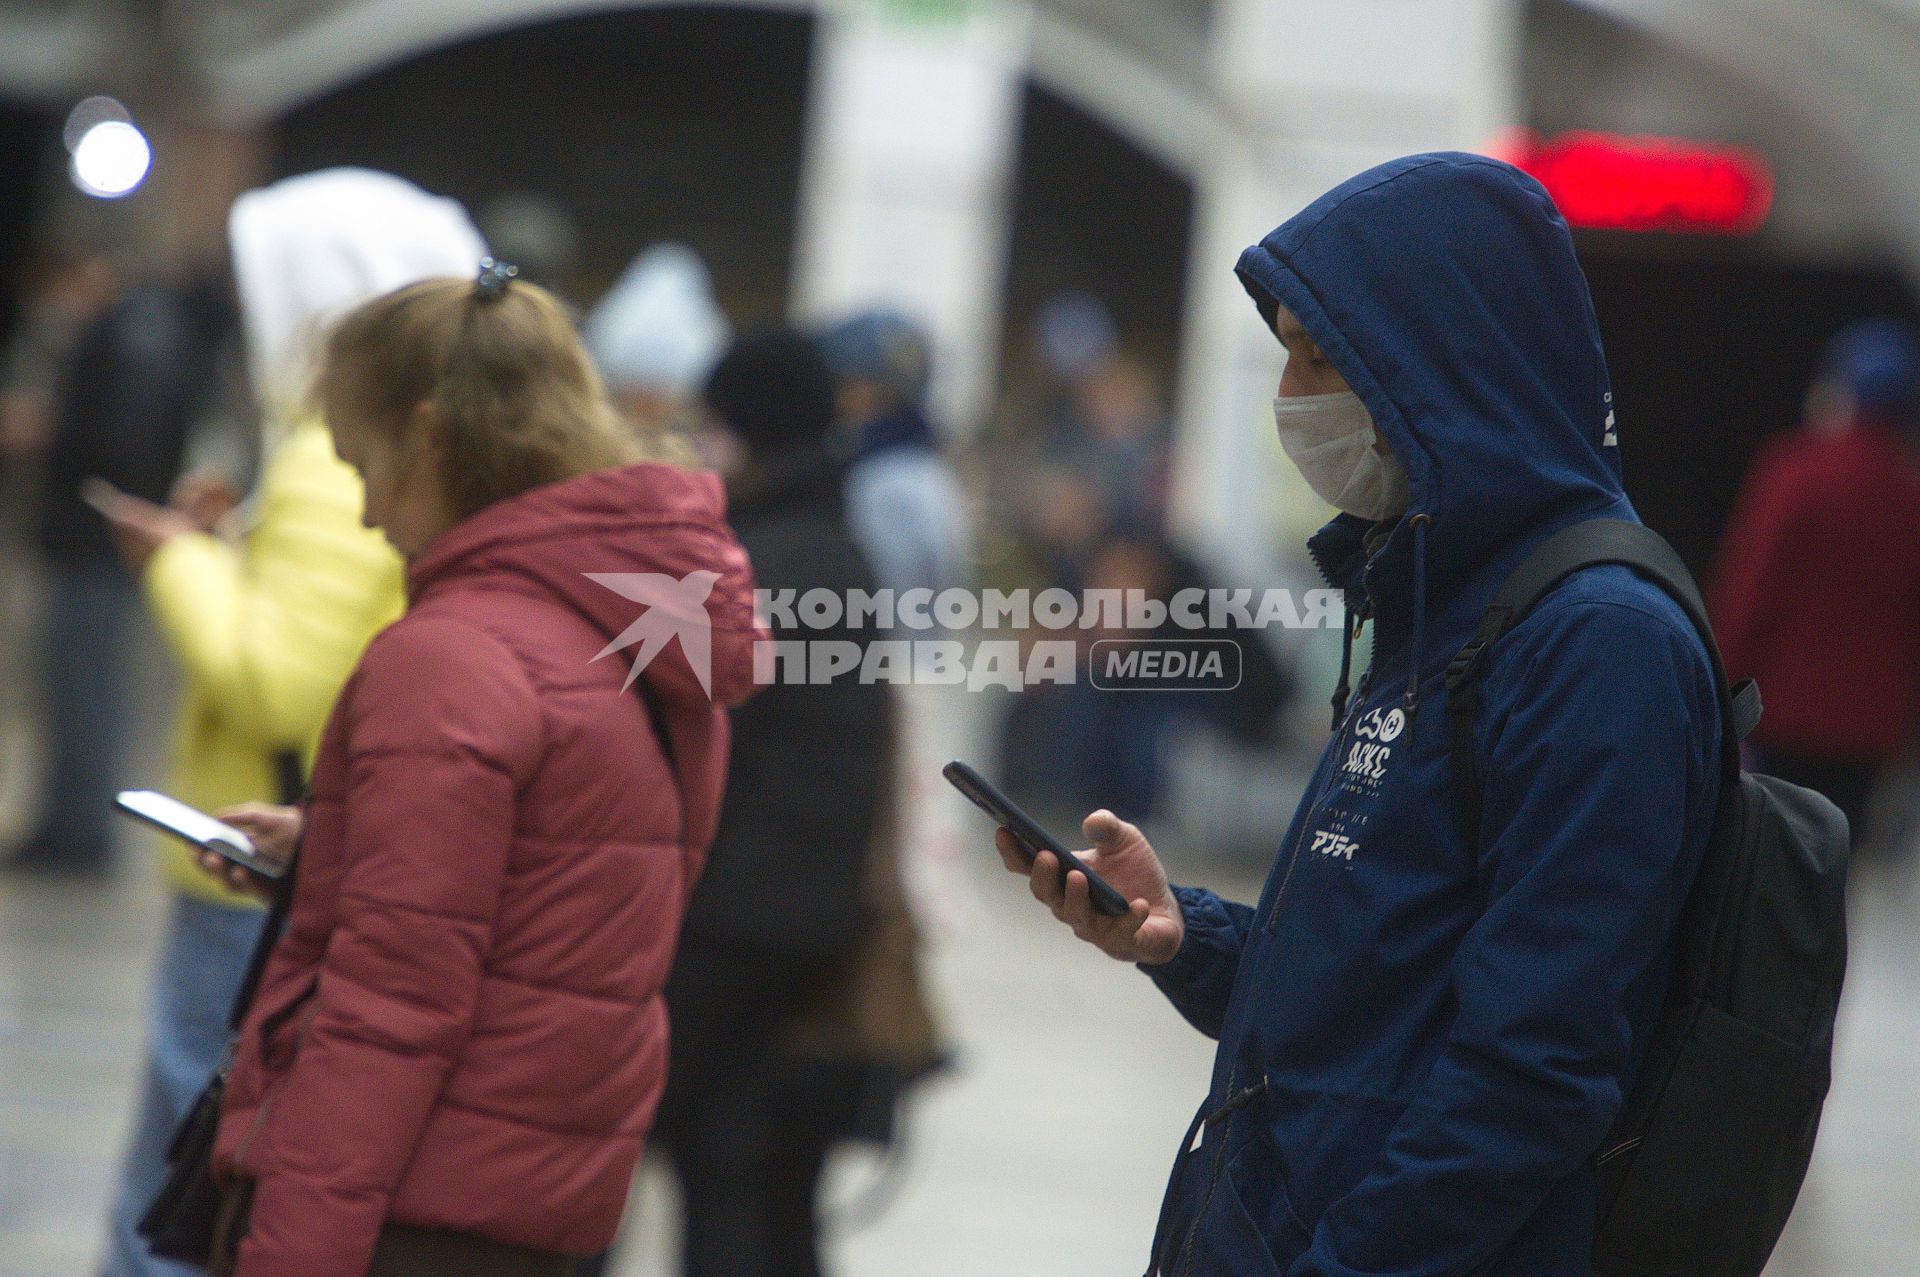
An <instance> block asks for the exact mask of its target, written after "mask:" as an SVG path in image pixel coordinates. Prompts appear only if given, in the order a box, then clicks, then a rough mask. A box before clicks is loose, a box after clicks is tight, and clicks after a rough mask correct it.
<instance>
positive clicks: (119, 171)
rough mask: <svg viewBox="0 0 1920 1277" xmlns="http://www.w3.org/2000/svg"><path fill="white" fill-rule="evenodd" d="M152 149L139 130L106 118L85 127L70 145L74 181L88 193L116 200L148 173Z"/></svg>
mask: <svg viewBox="0 0 1920 1277" xmlns="http://www.w3.org/2000/svg"><path fill="white" fill-rule="evenodd" d="M152 162H153V151H152V149H151V148H149V147H148V146H147V139H146V137H145V135H143V134H142V133H141V132H140V130H139V129H137V128H135V127H134V126H133V125H131V124H129V123H127V122H126V121H125V120H107V121H105V122H104V123H100V124H96V125H94V126H93V127H92V128H90V129H88V130H87V133H86V136H85V137H83V138H81V139H80V143H79V145H77V146H75V147H74V148H73V183H74V185H75V186H78V187H79V188H80V189H81V190H83V191H85V192H86V193H87V194H89V195H97V196H99V197H100V198H102V199H119V198H120V197H121V196H122V195H129V194H131V193H132V192H133V188H134V187H136V186H138V185H140V183H141V182H142V181H143V180H144V179H145V178H146V176H147V166H148V165H150V164H151V163H152Z"/></svg>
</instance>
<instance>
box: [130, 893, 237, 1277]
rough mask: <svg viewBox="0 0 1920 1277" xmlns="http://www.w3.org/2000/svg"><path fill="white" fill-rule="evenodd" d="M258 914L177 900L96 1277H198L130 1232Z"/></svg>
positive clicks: (200, 1073)
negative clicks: (142, 1075)
mask: <svg viewBox="0 0 1920 1277" xmlns="http://www.w3.org/2000/svg"><path fill="white" fill-rule="evenodd" d="M265 921H266V914H265V913H264V912H263V911H262V910H259V909H250V908H244V907H242V908H229V907H227V906H225V905H216V904H210V903H208V902H206V901H204V900H195V899H192V898H190V897H187V896H178V897H176V898H175V899H174V902H173V911H172V914H171V916H170V918H169V919H168V925H167V937H166V942H165V944H164V946H163V947H162V949H161V952H160V961H159V965H158V966H157V967H156V968H155V970H154V977H153V990H152V995H151V996H152V1000H151V1002H150V1003H149V1004H148V1009H147V1060H146V1080H145V1081H144V1082H143V1083H142V1085H141V1090H140V1104H139V1109H138V1110H137V1112H136V1114H135V1117H134V1122H133V1133H132V1136H131V1137H130V1140H129V1143H128V1145H127V1152H126V1158H125V1160H124V1161H123V1162H122V1164H121V1173H120V1191H119V1195H118V1197H117V1198H116V1199H115V1201H114V1204H113V1213H112V1215H111V1217H110V1219H109V1234H108V1237H107V1255H106V1260H105V1262H104V1264H103V1265H102V1266H101V1270H100V1271H101V1274H102V1277H202V1275H201V1271H200V1270H199V1269H197V1268H189V1267H187V1266H186V1265H184V1264H176V1263H172V1262H171V1261H168V1260H163V1259H155V1258H154V1257H153V1256H151V1255H149V1254H148V1253H147V1246H146V1243H145V1242H143V1241H141V1240H140V1238H139V1237H138V1236H137V1235H136V1234H135V1233H134V1226H135V1225H136V1224H138V1223H139V1222H140V1217H141V1216H142V1215H144V1214H145V1213H146V1210H147V1206H148V1204H149V1203H150V1202H152V1201H153V1196H154V1194H155V1193H157V1192H159V1191H160V1185H161V1184H162V1183H163V1182H164V1181H165V1179H166V1177H167V1144H168V1143H169V1142H170V1141H171V1140H172V1139H173V1132H174V1130H175V1128H177V1127H178V1126H179V1125H180V1121H181V1119H182V1118H184V1117H185V1116H186V1115H187V1109H188V1108H189V1107H191V1106H192V1104H193V1101H194V1100H195V1099H196V1098H197V1097H198V1096H199V1094H200V1092H201V1090H202V1089H204V1088H205V1087H206V1085H207V1080H208V1079H209V1078H211V1077H212V1076H213V1074H214V1071H215V1070H216V1069H218V1068H219V1067H220V1063H221V1059H222V1057H223V1056H224V1055H225V1053H226V1047H227V1037H228V1030H227V1015H228V1013H229V1012H230V1011H231V1010H232V1008H233V999H234V995H235V994H236V993H237V992H238V990H239V988H240V981H241V979H242V978H243V977H244V976H245V975H246V970H247V958H248V957H249V956H250V955H251V954H252V953H253V946H254V942H255V941H256V940H258V939H259V937H260V928H261V927H262V926H263V925H265Z"/></svg>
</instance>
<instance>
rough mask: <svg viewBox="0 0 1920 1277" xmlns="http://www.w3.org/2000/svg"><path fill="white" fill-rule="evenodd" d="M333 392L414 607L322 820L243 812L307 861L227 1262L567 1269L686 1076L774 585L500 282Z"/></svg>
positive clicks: (296, 1274)
mask: <svg viewBox="0 0 1920 1277" xmlns="http://www.w3.org/2000/svg"><path fill="white" fill-rule="evenodd" d="M316 398H317V400H318V402H319V404H320V406H321V409H322V411H323V413H324V415H325V418H326V422H327V426H328V428H329V430H330V431H331V432H332V435H333V440H334V446H335V448H336V449H337V450H338V452H339V454H340V456H341V457H342V459H344V460H345V461H346V462H347V463H348V464H350V465H352V466H353V467H354V469H355V470H357V471H358V472H359V473H360V475H361V477H362V479H363V480H364V482H365V488H366V521H367V523H368V524H369V525H370V526H372V527H376V528H378V529H379V530H380V531H381V532H382V533H383V534H384V535H385V537H386V538H387V540H388V541H389V542H390V543H391V544H392V545H393V547H394V549H395V550H396V551H398V552H399V554H400V555H401V557H402V558H403V559H404V560H406V563H407V595H408V608H407V612H406V613H405V615H403V616H402V617H401V619H400V620H398V621H396V622H395V623H394V624H393V625H391V626H389V627H388V628H387V629H386V630H385V631H383V632H382V633H381V634H380V635H379V636H378V637H377V638H375V639H374V640H373V642H372V643H371V644H369V645H368V647H367V650H366V653H365V655H364V656H363V657H362V658H361V660H360V663H359V665H358V666H356V667H355V670H354V672H353V674H352V676H351V677H350V678H349V679H348V681H347V684H346V687H345V688H344V689H343V690H342V692H341V695H340V699H339V702H338V704H337V706H336V707H335V709H334V712H333V714H332V716H331V717H330V718H329V720H328V725H327V729H326V731H325V733H324V735H323V737H322V740H321V745H320V749H319V752H318V754H317V756H316V758H315V761H314V767H313V782H312V791H311V797H310V798H309V800H308V801H307V803H306V804H305V805H304V806H302V807H299V808H291V807H265V806H260V805H253V806H248V807H243V808H241V809H238V810H236V811H232V812H231V813H229V815H230V818H231V819H233V820H234V821H235V823H237V824H240V825H241V827H242V828H244V829H246V830H247V831H248V832H249V833H250V834H252V835H253V836H254V837H255V838H256V840H257V841H258V842H259V843H260V844H261V845H263V846H264V847H265V848H266V849H267V852H268V854H271V855H275V856H277V857H280V858H283V859H284V858H288V857H291V855H292V852H293V848H294V846H295V845H296V843H297V844H298V858H297V861H295V862H294V867H293V875H294V877H293V881H292V885H291V891H292V897H291V901H292V903H291V908H290V911H289V915H288V925H287V930H286V933H285V934H284V935H283V936H282V937H281V938H280V940H279V942H278V944H277V945H276V946H275V948H274V950H273V954H272V957H271V959H270V960H269V962H268V964H267V968H266V973H265V975H264V977H263V979H262V981H261V984H260V993H259V996H258V997H257V998H256V999H255V1000H254V1003H253V1005H252V1007H251V1008H250V1010H249V1012H248V1014H247V1017H246V1019H245V1022H244V1023H243V1024H242V1026H241V1030H240V1033H239V1039H238V1048H237V1050H236V1053H235V1056H234V1062H233V1067H232V1072H231V1074H230V1077H229V1081H228V1084H227V1089H226V1095H225V1103H224V1105H223V1107H222V1110H221V1115H220V1122H219V1132H218V1137H217V1139H216V1142H215V1148H214V1169H215V1172H216V1174H217V1175H218V1176H219V1177H220V1179H221V1181H222V1182H223V1183H224V1184H225V1185H226V1187H227V1190H228V1192H229V1203H230V1206H229V1216H230V1218H231V1220H232V1221H233V1225H232V1227H231V1228H229V1229H228V1230H227V1236H226V1238H224V1239H223V1244H222V1250H223V1251H224V1250H225V1249H226V1248H227V1247H228V1246H231V1245H233V1244H234V1243H237V1250H236V1251H235V1256H234V1260H233V1263H232V1264H231V1271H232V1272H233V1273H234V1274H235V1277H363V1275H367V1277H403V1275H405V1277H416V1275H424V1274H436V1275H439V1274H453V1273H458V1274H461V1275H462V1277H509V1275H511V1277H534V1275H536V1274H554V1275H556V1277H557V1275H559V1274H565V1273H567V1272H568V1271H569V1270H570V1268H571V1263H572V1260H571V1258H570V1257H573V1256H580V1255H587V1254H592V1253H594V1252H597V1251H599V1250H601V1249H602V1248H604V1247H605V1246H606V1245H607V1244H608V1243H609V1242H610V1241H611V1240H612V1237H613V1234H614V1230H615V1228H616V1226H617V1224H618V1222H619V1219H620V1215H621V1211H622V1209H623V1207H624V1205H625V1202H626V1197H627V1190H628V1185H629V1182H630V1180H631V1177H632V1175H633V1170H634V1166H635V1164H636V1162H637V1161H638V1159H639V1157H640V1153H641V1150H642V1147H643V1145H644V1143H645V1139H646V1135H647V1131H648V1128H649V1126H650V1124H651V1120H652V1117H653V1113H654V1109H655V1106H656V1105H657V1104H658V1102H659V1098H660V1093H661V1089H662V1087H663V1085H664V1083H665V1078H666V1069H667V1017H666V1009H665V1006H664V1003H663V1000H662V997H661V990H662V987H663V986H664V984H665V983H666V978H667V972H668V968H669V966H670V964H671V962H672V957H673V948H674V940H675V936H676V934H677V932H678V930H679V926H680V920H681V915H682V912H683V910H684V908H685V905H686V901H687V897H688V893H689V891H690V890H691V887H692V883H693V880H694V878H695V876H696V875H697V873H698V872H699V869H700V865H701V862H702V861H703V859H704V858H705V854H706V848H707V845H708V843H709V841H710V840H711V838H712V836H713V831H714V827H715V822H716V820H717V819H718V812H719V808H720V797H721V790H722V785H723V782H724V780H725V775H726V759H727V748H728V746H727V741H728V726H727V718H726V706H728V705H729V704H732V703H736V702H738V701H739V700H740V699H741V698H742V697H744V696H746V695H747V694H748V693H750V692H751V691H752V645H753V642H754V640H755V638H756V637H758V635H759V631H758V630H757V629H756V626H755V621H754V617H753V599H752V589H753V579H752V575H751V570H750V568H749V566H748V562H747V557H746V554H745V553H744V551H742V550H741V548H740V546H739V543H738V542H737V541H736V540H735V539H734V537H733V534H732V533H731V532H730V531H729V529H728V528H727V525H726V522H725V520H724V517H723V497H722V492H721V488H720V484H719V482H718V480H717V479H715V478H714V477H713V476H711V475H707V474H698V473H692V472H688V471H685V470H682V469H680V468H678V467H674V466H668V465H660V464H626V463H627V462H628V461H630V459H631V458H632V457H633V455H634V453H635V446H634V443H633V441H632V438H631V437H630V435H629V434H628V433H627V431H626V429H625V427H624V425H623V424H622V423H621V422H620V420H619V417H618V414H617V413H616V412H615V411H614V409H613V407H612V405H611V404H610V403H609V402H608V401H607V399H606V396H605V392H604V390H603V388H602V385H601V382H600V379H599V376H598V374H597V373H596V372H595V371H594V368H593V364H592V360H591V359H590V357H589V356H588V354H587V352H586V350H585V348H584V347H583V346H582V345H581V343H580V340H579V337H578V334H577V333H576V331H575V329H574V327H573V324H572V321H571V319H570V317H569V315H568V313H567V312H566V310H565V309H564V308H563V307H562V306H561V304H560V303H559V302H557V301H556V300H555V299H554V298H553V296H552V295H551V294H549V293H547V292H545V290H543V289H540V288H538V287H535V286H533V285H530V284H526V283H516V282H513V280H512V273H511V269H510V268H508V267H505V266H504V265H502V264H500V263H496V262H493V261H491V260H488V261H487V262H486V263H484V265H483V269H482V271H481V273H480V275H479V277H478V278H477V279H475V278H474V277H472V276H471V275H469V276H468V277H467V278H462V279H435V280H429V281H425V282H423V283H419V284H413V285H409V286H408V287H406V288H403V289H401V290H399V291H398V292H395V293H390V294H388V295H386V296H384V297H381V298H378V299H376V300H374V301H372V302H369V303H367V304H366V305H365V306H362V307H361V308H359V309H358V310H355V311H353V312H351V313H350V314H349V315H348V316H347V317H346V318H345V319H344V320H342V321H341V322H340V324H339V325H338V326H337V327H336V328H335V329H334V330H333V331H332V333H331V335H330V336H329V337H328V339H327V342H326V346H325V350H324V353H323V356H322V366H321V371H320V375H319V378H318V381H317V389H316ZM636 615H637V617H638V619H637V620H636ZM643 633H644V634H646V635H649V636H654V637H658V638H659V639H660V641H659V642H657V643H653V642H647V641H645V640H644V639H642V634H643ZM672 638H678V639H679V641H678V642H672V641H668V640H670V639H672ZM701 640H704V642H703V641H701ZM635 641H641V643H642V646H641V647H640V649H639V651H638V653H637V654H635V659H633V660H631V661H630V660H629V659H628V656H627V655H626V654H625V652H624V649H625V648H626V647H627V646H628V645H630V644H631V643H633V642H635ZM603 657H612V658H614V659H602V658H603ZM630 689H631V690H630ZM202 864H203V867H204V868H207V869H208V870H209V871H210V872H213V873H216V874H221V875H222V876H223V877H224V878H225V879H226V880H227V881H228V882H229V883H232V882H233V881H234V880H235V879H237V878H245V877H246V876H247V873H248V871H246V870H244V869H240V868H237V867H234V866H231V865H228V866H226V867H225V869H222V867H221V865H222V862H220V861H219V860H218V858H217V857H214V856H212V855H211V854H208V855H206V856H204V857H203V860H202ZM226 1268H227V1266H226V1265H222V1266H221V1269H219V1271H224V1270H226Z"/></svg>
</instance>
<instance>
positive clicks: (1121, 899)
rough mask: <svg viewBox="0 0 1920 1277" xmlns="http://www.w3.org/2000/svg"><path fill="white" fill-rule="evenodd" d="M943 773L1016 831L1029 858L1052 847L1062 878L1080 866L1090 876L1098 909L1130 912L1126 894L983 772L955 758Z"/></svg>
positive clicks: (1000, 822) (1119, 913)
mask: <svg viewBox="0 0 1920 1277" xmlns="http://www.w3.org/2000/svg"><path fill="white" fill-rule="evenodd" d="M940 774H941V775H942V776H945V777H946V778H947V779H948V780H949V781H951V782H953V787H954V788H955V789H957V790H959V791H960V792H961V793H963V794H965V795H966V796H967V801H969V802H971V803H972V804H973V805H974V806H975V807H978V808H979V809H980V810H981V811H984V812H986V813H987V815H989V816H991V817H993V819H994V822H995V823H996V824H998V825H999V826H1000V827H1001V828H1002V829H1004V830H1006V831H1007V832H1008V833H1010V834H1012V835H1013V841H1014V842H1015V843H1017V844H1018V845H1019V847H1020V849H1021V850H1022V851H1024V852H1026V853H1027V859H1028V860H1036V859H1038V858H1039V856H1040V853H1041V852H1043V851H1050V852H1052V853H1053V854H1054V856H1055V857H1056V858H1058V860H1059V861H1060V881H1061V882H1062V883H1064V882H1066V880H1067V872H1068V871H1069V870H1073V869H1078V870H1079V871H1080V872H1081V873H1083V874H1085V875H1086V876H1087V888H1088V892H1087V894H1088V897H1089V898H1090V899H1091V900H1092V902H1093V910H1094V912H1095V913H1103V914H1105V915H1107V916H1108V917H1109V918H1122V917H1125V916H1126V914H1127V898H1126V897H1125V896H1123V895H1121V894H1120V893H1119V892H1117V891H1115V890H1114V889H1113V884H1112V883H1110V882H1108V881H1107V880H1106V879H1105V878H1102V877H1101V876H1100V875H1099V874H1097V873H1095V872H1094V871H1093V870H1091V869H1089V868H1087V866H1086V864H1085V863H1084V862H1083V861H1082V860H1081V859H1080V857H1078V856H1076V855H1074V854H1073V853H1072V852H1070V851H1068V850H1067V849H1066V847H1064V846H1062V845H1061V842H1060V840H1059V839H1058V838H1055V837H1054V836H1053V835H1052V834H1050V833H1048V832H1047V831H1046V830H1044V829H1042V828H1040V826H1039V825H1038V824H1037V823H1036V822H1035V821H1034V819H1033V817H1031V816H1029V815H1027V813H1026V812H1024V811H1021V810H1020V808H1019V807H1018V806H1017V805H1016V804H1015V803H1014V801H1013V800H1012V799H1011V798H1008V797H1007V796H1006V795H1005V794H1003V793H1001V792H1000V791H999V790H998V789H995V788H994V786H993V782H992V781H990V780H988V779H987V778H986V777H985V776H982V775H981V774H980V773H979V772H977V771H975V770H974V769H973V768H971V767H969V766H967V765H966V764H965V763H963V762H959V761H957V760H956V761H954V762H951V763H948V764H947V765H946V766H945V767H942V768H941V769H940Z"/></svg>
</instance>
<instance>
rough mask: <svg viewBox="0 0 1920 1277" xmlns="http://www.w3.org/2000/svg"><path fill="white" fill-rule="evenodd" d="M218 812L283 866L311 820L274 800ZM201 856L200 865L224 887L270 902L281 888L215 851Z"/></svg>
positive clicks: (258, 850) (263, 855)
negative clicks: (276, 804)
mask: <svg viewBox="0 0 1920 1277" xmlns="http://www.w3.org/2000/svg"><path fill="white" fill-rule="evenodd" d="M214 815H215V816H216V817H217V818H218V819H220V820H222V821H225V822H226V823H227V824H229V825H232V826H233V827H234V828H235V829H238V830H239V831H240V832H241V833H243V834H245V835H246V836H247V837H249V838H251V839H252V840H253V849H254V851H255V852H256V853H257V854H258V855H259V856H260V858H261V859H262V860H271V861H273V862H274V863H275V864H280V865H285V864H289V863H291V862H292V860H293V853H294V849H295V848H296V847H298V846H299V844H300V832H301V830H302V829H304V828H305V827H306V823H307V817H306V814H305V813H304V812H302V811H301V810H300V809H299V808H298V807H276V806H274V805H272V804H270V803H241V804H240V805H239V806H238V807H223V808H221V809H220V810H219V811H217V812H215V813H214ZM197 859H198V860H199V862H200V868H201V869H203V870H205V871H206V873H207V874H208V875H209V876H211V877H214V878H217V879H219V880H220V883H221V885H222V886H224V887H227V888H228V889H230V890H233V891H238V892H240V893H242V894H244V895H249V896H252V897H253V898H254V899H256V900H259V901H261V902H263V903H265V902H270V901H271V900H272V899H273V896H274V893H275V892H277V891H279V890H280V889H281V887H280V884H279V883H278V882H276V881H274V880H273V879H271V878H264V877H262V876H261V875H259V874H257V873H255V872H253V871H252V870H251V869H248V868H247V867H246V866H245V865H241V864H236V863H234V862H233V861H231V860H228V859H227V858H226V857H225V856H222V855H219V854H217V853H215V852H211V851H203V852H200V853H199V855H198V857H197Z"/></svg>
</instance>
